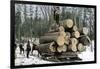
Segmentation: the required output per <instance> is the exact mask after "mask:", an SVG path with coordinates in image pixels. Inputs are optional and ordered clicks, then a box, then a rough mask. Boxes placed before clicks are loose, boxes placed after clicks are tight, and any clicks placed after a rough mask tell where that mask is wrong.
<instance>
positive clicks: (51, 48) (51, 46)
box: [49, 42, 56, 52]
mask: <svg viewBox="0 0 100 69" xmlns="http://www.w3.org/2000/svg"><path fill="white" fill-rule="evenodd" d="M54 45H55V43H54V42H51V44H50V46H49V49H50V51H51V52H56V48H55V46H54Z"/></svg>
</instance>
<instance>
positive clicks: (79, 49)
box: [77, 43, 86, 52]
mask: <svg viewBox="0 0 100 69" xmlns="http://www.w3.org/2000/svg"><path fill="white" fill-rule="evenodd" d="M77 49H78V51H80V52H83V51H85V50H86V47H85V46H83V44H82V43H79V44H78V47H77Z"/></svg>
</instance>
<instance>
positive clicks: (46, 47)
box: [36, 43, 55, 53]
mask: <svg viewBox="0 0 100 69" xmlns="http://www.w3.org/2000/svg"><path fill="white" fill-rule="evenodd" d="M51 45H52V43H46V44H40V45H39V46H36V49H37V50H38V51H39V52H40V53H52V52H53V51H51V49H50V47H51ZM54 50H55V49H54Z"/></svg>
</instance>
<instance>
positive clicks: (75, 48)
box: [68, 44, 77, 52]
mask: <svg viewBox="0 0 100 69" xmlns="http://www.w3.org/2000/svg"><path fill="white" fill-rule="evenodd" d="M68 50H69V51H72V52H76V51H77V47H76V45H74V44H71V45H69V46H68Z"/></svg>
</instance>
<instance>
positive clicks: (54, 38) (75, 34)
mask: <svg viewBox="0 0 100 69" xmlns="http://www.w3.org/2000/svg"><path fill="white" fill-rule="evenodd" d="M87 34H88V28H86V27H83V28H82V29H81V30H79V29H78V27H77V26H76V25H75V24H74V22H73V20H71V19H66V20H64V21H62V22H60V26H58V25H53V26H51V28H50V30H49V31H48V32H47V33H45V34H44V36H41V37H40V40H39V41H40V45H39V46H38V49H39V50H40V51H41V52H45V53H54V52H59V53H62V52H65V53H66V52H83V51H85V50H86V46H89V44H90V38H89V37H88V36H87Z"/></svg>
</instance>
